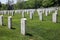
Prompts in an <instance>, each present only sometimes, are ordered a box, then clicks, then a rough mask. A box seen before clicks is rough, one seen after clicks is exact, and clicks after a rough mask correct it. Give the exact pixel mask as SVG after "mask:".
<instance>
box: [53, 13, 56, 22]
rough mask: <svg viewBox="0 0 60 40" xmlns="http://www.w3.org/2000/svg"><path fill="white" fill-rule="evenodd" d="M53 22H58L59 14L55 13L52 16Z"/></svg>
mask: <svg viewBox="0 0 60 40" xmlns="http://www.w3.org/2000/svg"><path fill="white" fill-rule="evenodd" d="M52 22H54V23H56V22H57V14H55V13H53V15H52Z"/></svg>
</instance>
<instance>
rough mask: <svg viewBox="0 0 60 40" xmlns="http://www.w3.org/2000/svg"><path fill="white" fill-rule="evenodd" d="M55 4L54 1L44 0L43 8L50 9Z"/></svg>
mask: <svg viewBox="0 0 60 40" xmlns="http://www.w3.org/2000/svg"><path fill="white" fill-rule="evenodd" d="M53 4H54V0H43V1H42V6H43V7H50V6H51V5H53Z"/></svg>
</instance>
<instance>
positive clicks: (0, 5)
mask: <svg viewBox="0 0 60 40" xmlns="http://www.w3.org/2000/svg"><path fill="white" fill-rule="evenodd" d="M1 7H2V4H1V2H0V10H1Z"/></svg>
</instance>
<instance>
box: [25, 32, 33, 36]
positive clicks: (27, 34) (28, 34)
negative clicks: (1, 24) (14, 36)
mask: <svg viewBox="0 0 60 40" xmlns="http://www.w3.org/2000/svg"><path fill="white" fill-rule="evenodd" d="M25 35H26V36H30V37H33V35H32V34H30V33H26V34H25Z"/></svg>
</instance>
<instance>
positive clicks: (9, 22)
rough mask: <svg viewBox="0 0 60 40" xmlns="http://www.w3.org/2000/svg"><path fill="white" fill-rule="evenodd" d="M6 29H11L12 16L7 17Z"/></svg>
mask: <svg viewBox="0 0 60 40" xmlns="http://www.w3.org/2000/svg"><path fill="white" fill-rule="evenodd" d="M8 28H9V29H11V28H12V16H9V17H8Z"/></svg>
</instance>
